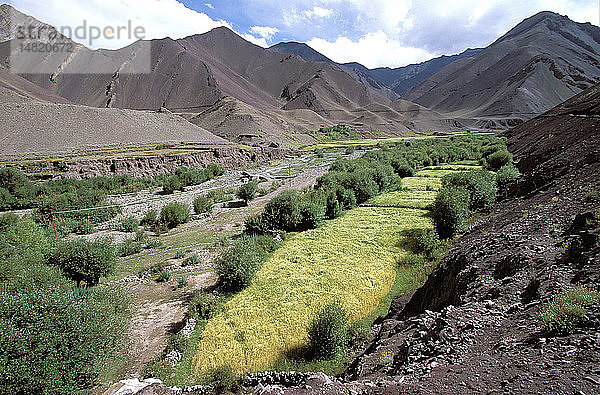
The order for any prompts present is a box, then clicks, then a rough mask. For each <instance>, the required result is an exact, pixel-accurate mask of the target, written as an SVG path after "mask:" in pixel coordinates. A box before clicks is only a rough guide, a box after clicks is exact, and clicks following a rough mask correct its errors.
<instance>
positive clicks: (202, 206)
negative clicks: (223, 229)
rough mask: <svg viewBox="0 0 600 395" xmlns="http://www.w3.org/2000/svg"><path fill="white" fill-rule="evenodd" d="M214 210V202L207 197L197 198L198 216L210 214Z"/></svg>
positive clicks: (196, 211)
mask: <svg viewBox="0 0 600 395" xmlns="http://www.w3.org/2000/svg"><path fill="white" fill-rule="evenodd" d="M212 209H213V202H212V201H211V200H210V199H209V198H208V197H206V196H203V195H200V196H196V198H195V199H194V212H195V213H196V214H203V213H210V212H211V211H212Z"/></svg>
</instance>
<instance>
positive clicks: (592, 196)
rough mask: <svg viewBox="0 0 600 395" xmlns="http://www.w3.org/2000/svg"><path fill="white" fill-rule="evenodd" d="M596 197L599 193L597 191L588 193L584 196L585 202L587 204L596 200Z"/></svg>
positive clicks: (599, 195)
mask: <svg viewBox="0 0 600 395" xmlns="http://www.w3.org/2000/svg"><path fill="white" fill-rule="evenodd" d="M598 197H600V192H598V191H589V192H588V193H586V194H585V200H586V201H588V202H591V201H593V200H594V199H598Z"/></svg>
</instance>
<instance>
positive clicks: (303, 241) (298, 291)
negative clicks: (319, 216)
mask: <svg viewBox="0 0 600 395" xmlns="http://www.w3.org/2000/svg"><path fill="white" fill-rule="evenodd" d="M448 171H449V170H439V169H435V168H433V169H430V170H426V173H423V174H417V176H416V177H410V178H406V179H404V180H405V181H404V186H405V188H406V190H403V191H399V192H392V193H388V194H384V195H381V196H379V197H377V198H375V199H373V200H371V201H370V202H368V204H367V205H365V207H359V208H356V209H354V210H351V211H349V212H347V213H346V214H345V215H343V216H342V217H340V218H337V219H335V220H331V221H327V223H326V224H325V225H323V226H322V227H320V228H318V229H314V230H310V231H307V232H303V233H299V234H296V235H294V236H293V237H292V238H290V239H289V240H287V241H286V242H285V243H284V245H283V246H282V247H281V248H280V249H279V250H277V251H276V252H275V253H274V254H273V255H272V256H271V257H270V258H269V259H268V260H267V262H266V263H265V264H264V266H263V267H262V269H261V270H260V271H259V272H258V274H257V276H256V278H255V280H254V281H253V283H252V284H251V285H250V287H248V288H246V289H245V290H244V291H242V292H240V293H239V294H237V295H236V296H235V297H234V298H233V299H231V300H230V301H229V302H228V303H227V304H226V305H225V307H224V309H223V311H222V312H221V313H220V314H219V315H218V316H216V317H215V318H214V319H212V320H211V321H209V322H208V324H207V326H206V328H205V329H204V332H203V333H202V337H201V339H200V342H199V343H198V348H197V352H196V356H195V358H194V361H193V369H194V371H195V373H196V374H200V375H202V374H206V373H207V372H209V371H211V370H212V369H214V368H217V367H219V366H222V365H230V366H231V367H232V368H233V369H234V370H235V371H237V372H248V371H260V370H264V369H267V368H269V367H270V366H273V364H274V363H275V362H276V361H278V360H279V359H281V358H283V357H288V358H289V357H293V356H294V355H295V354H297V353H298V352H299V351H300V350H302V349H303V348H305V347H306V345H307V333H306V328H307V326H308V324H309V322H310V320H311V318H312V316H313V314H314V312H315V311H317V310H318V309H319V308H320V307H321V306H323V305H324V304H326V303H328V302H330V301H332V300H340V301H341V302H342V304H343V306H344V307H345V308H346V310H347V311H348V312H349V314H350V320H351V321H352V322H354V321H359V320H361V319H364V318H365V317H367V316H369V315H370V314H371V313H372V312H373V311H375V310H376V309H377V308H378V306H379V305H380V303H381V302H382V300H383V299H384V298H385V297H386V295H387V294H388V293H389V292H390V290H391V289H392V286H393V285H394V282H395V281H396V279H397V277H404V276H413V277H414V276H415V271H414V270H413V269H412V268H398V267H397V262H398V261H399V260H400V259H401V258H402V257H403V256H406V255H407V254H409V253H410V252H409V251H407V250H405V249H403V248H402V247H401V246H402V245H403V243H402V240H401V238H402V237H403V236H402V234H403V231H404V230H409V229H417V228H427V227H431V226H432V223H431V220H430V218H429V217H428V216H427V211H426V210H424V209H423V207H425V206H427V205H428V204H430V203H431V202H432V201H433V199H435V194H436V191H435V190H437V189H438V188H439V186H440V185H441V178H440V177H442V176H443V175H444V174H446V173H447V172H448ZM427 187H429V189H431V190H426V189H428V188H427ZM411 207H412V208H411Z"/></svg>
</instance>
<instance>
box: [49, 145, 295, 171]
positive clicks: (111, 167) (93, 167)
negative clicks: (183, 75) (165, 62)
mask: <svg viewBox="0 0 600 395" xmlns="http://www.w3.org/2000/svg"><path fill="white" fill-rule="evenodd" d="M286 153H288V151H287V150H284V149H271V150H265V149H260V148H256V149H255V150H250V149H242V148H237V147H217V148H211V149H206V150H201V151H197V152H179V153H178V152H172V153H164V154H161V153H157V154H151V155H143V156H142V155H140V156H136V157H109V158H93V159H81V160H73V161H65V162H62V163H61V164H60V166H59V167H60V168H61V169H62V170H64V173H62V174H61V176H60V177H62V178H91V177H96V176H115V175H121V174H128V175H130V176H132V177H152V176H154V175H157V174H166V173H170V172H172V171H174V170H175V169H176V168H178V167H180V166H185V167H188V168H192V169H198V168H204V167H206V166H207V165H208V164H210V163H217V164H219V165H221V166H223V167H225V168H244V167H246V166H248V165H251V164H254V163H267V162H269V161H272V160H277V159H282V158H283V157H284V156H285V155H286ZM39 166H41V168H42V170H43V169H46V170H51V169H56V167H57V165H56V164H55V163H51V162H48V163H45V164H41V165H39Z"/></svg>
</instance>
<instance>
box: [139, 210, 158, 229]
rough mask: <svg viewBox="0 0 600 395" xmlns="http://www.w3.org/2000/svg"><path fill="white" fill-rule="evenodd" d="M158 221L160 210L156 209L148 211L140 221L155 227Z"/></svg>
mask: <svg viewBox="0 0 600 395" xmlns="http://www.w3.org/2000/svg"><path fill="white" fill-rule="evenodd" d="M156 222H158V212H157V211H156V210H154V209H152V210H148V211H146V214H144V218H143V219H142V221H141V222H140V224H141V225H142V226H148V227H153V226H154V224H156Z"/></svg>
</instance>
